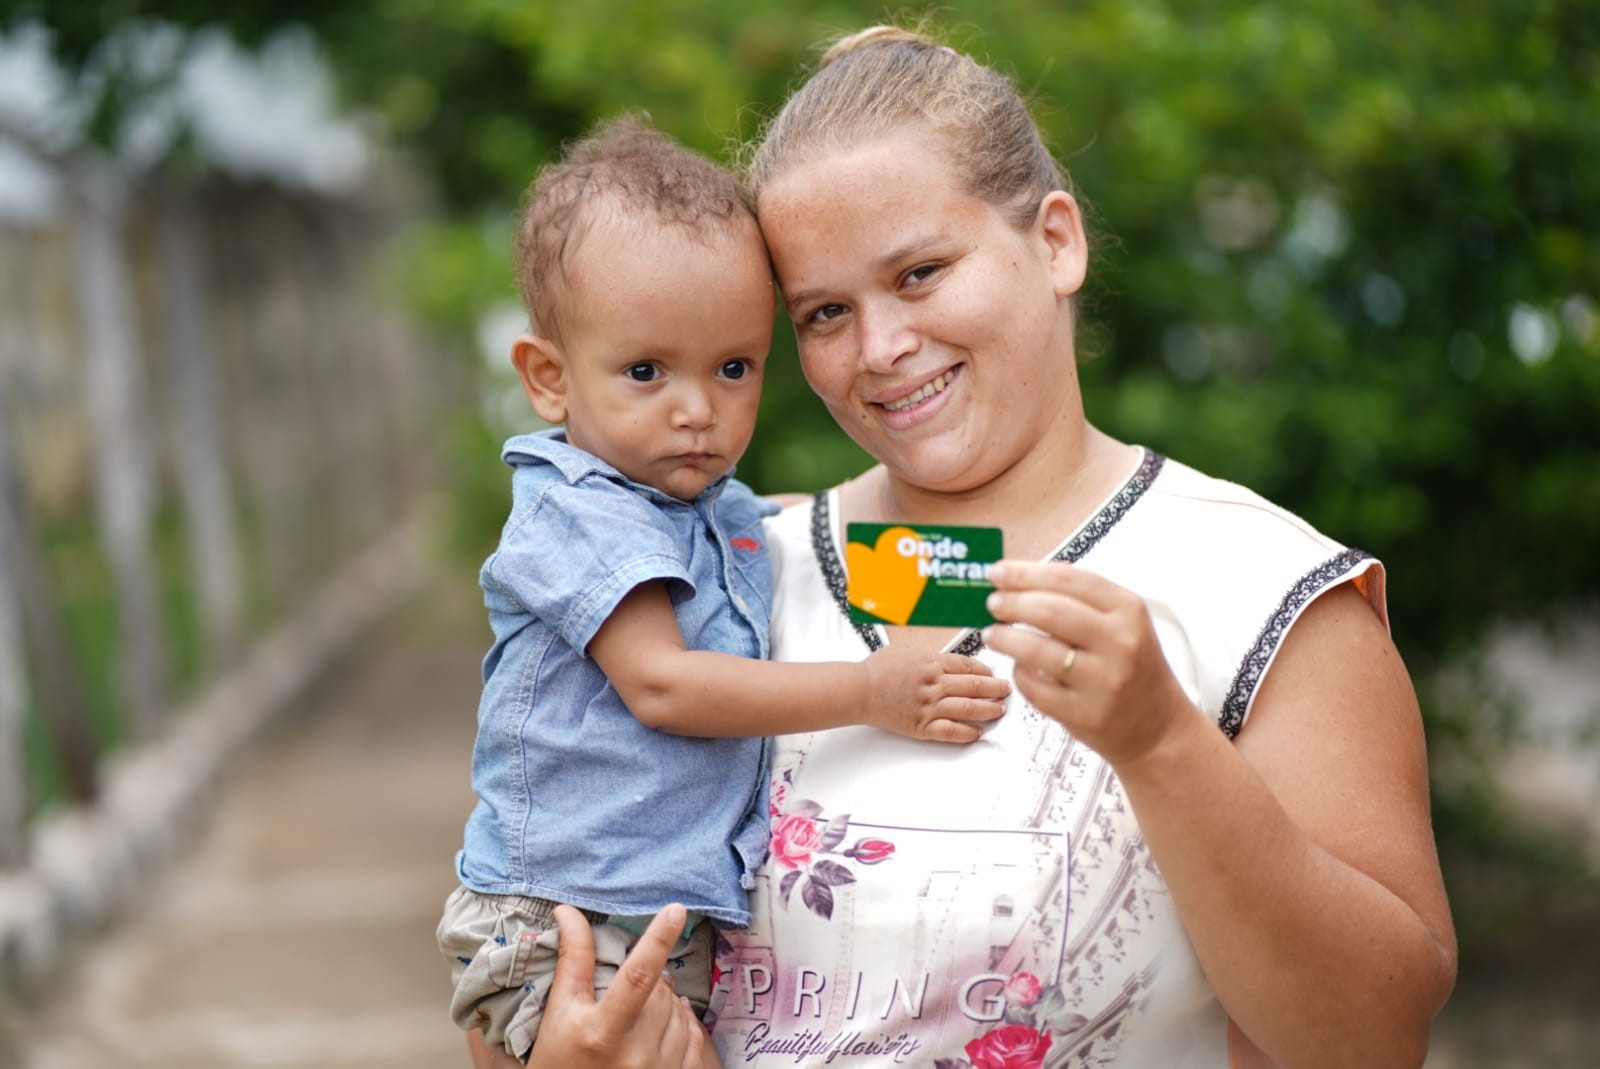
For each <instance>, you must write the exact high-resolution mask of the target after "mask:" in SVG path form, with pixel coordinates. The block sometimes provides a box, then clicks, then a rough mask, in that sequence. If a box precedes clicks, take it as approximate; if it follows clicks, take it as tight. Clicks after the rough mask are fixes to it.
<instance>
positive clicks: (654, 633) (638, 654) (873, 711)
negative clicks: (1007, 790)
mask: <svg viewBox="0 0 1600 1069" xmlns="http://www.w3.org/2000/svg"><path fill="white" fill-rule="evenodd" d="M588 652H589V655H590V656H591V657H593V658H594V659H595V662H596V663H598V664H599V665H600V668H601V669H602V670H603V671H604V672H605V674H606V677H607V678H608V679H609V680H610V681H611V685H612V686H613V687H614V688H616V691H617V693H618V694H619V695H621V697H622V700H623V702H624V703H626V704H627V706H628V709H629V710H630V711H631V712H632V713H633V715H634V716H635V717H637V718H638V719H639V721H640V722H641V723H643V724H645V725H647V726H649V727H652V728H655V729H657V730H658V731H670V732H672V733H673V734H676V735H705V736H728V735H782V734H789V733H792V732H798V731H818V730H821V729H823V728H834V727H843V726H844V725H846V724H870V725H871V726H873V727H878V728H882V729H883V730H885V731H892V732H895V733H896V734H899V735H906V736H909V737H911V738H914V739H932V740H935V741H938V742H972V741H973V740H975V739H976V738H977V737H978V735H979V729H978V725H979V724H981V723H984V722H987V721H990V720H994V719H996V718H998V717H999V716H1000V714H1001V712H1002V711H1003V710H1002V706H1001V703H1000V699H1002V698H1004V697H1005V696H1006V694H1007V693H1009V692H1010V689H1011V688H1010V686H1009V685H1008V684H1007V683H1006V682H1005V681H1004V680H1001V679H996V678H994V676H993V675H992V674H991V673H990V671H989V669H988V667H987V666H986V665H984V664H983V663H982V662H981V661H977V660H974V659H973V658H971V657H963V656H961V655H960V654H955V653H922V652H918V651H914V650H908V649H905V648H902V647H898V646H888V647H886V648H884V649H882V650H879V651H878V652H877V653H874V654H873V655H872V656H870V657H868V658H867V659H866V660H864V661H855V662H852V661H829V662H825V663H805V664H785V663H782V662H779V661H758V660H753V659H751V658H748V657H736V656H734V655H732V654H727V653H712V652H710V651H707V650H689V649H685V648H684V645H683V632H682V631H681V630H680V629H679V627H678V618H677V617H676V616H675V615H674V614H673V611H672V601H671V599H670V598H669V597H668V595H667V589H666V586H665V584H663V583H659V582H649V583H644V584H641V585H640V586H638V587H636V588H635V589H634V590H633V591H632V592H631V593H630V594H628V596H627V597H625V598H623V599H622V601H621V602H620V603H619V604H618V605H617V607H616V609H615V610H614V611H613V612H612V613H611V615H610V617H609V618H607V620H606V622H605V623H603V624H601V625H600V630H599V631H597V632H596V633H595V636H594V638H593V639H592V640H591V641H590V642H589V650H588Z"/></svg>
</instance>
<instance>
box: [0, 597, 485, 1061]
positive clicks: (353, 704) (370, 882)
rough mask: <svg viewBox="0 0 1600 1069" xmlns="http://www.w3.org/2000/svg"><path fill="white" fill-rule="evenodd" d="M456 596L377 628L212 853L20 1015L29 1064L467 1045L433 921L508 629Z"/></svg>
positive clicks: (209, 835)
mask: <svg viewBox="0 0 1600 1069" xmlns="http://www.w3.org/2000/svg"><path fill="white" fill-rule="evenodd" d="M437 610H438V607H437V606H434V605H429V606H428V607H426V609H415V610H413V611H412V612H411V613H410V614H409V615H408V618H406V619H404V620H401V621H398V622H396V623H394V624H391V625H390V626H388V627H386V628H385V629H384V630H383V632H382V633H381V634H380V635H378V636H376V637H375V638H374V639H373V640H371V641H369V642H367V643H365V644H364V645H363V647H362V649H361V650H360V651H359V652H358V653H357V654H355V655H353V656H352V658H351V659H350V661H349V663H348V664H347V665H346V666H344V667H343V670H341V671H339V672H337V673H336V678H334V679H331V680H328V681H327V682H325V683H324V684H322V685H321V686H320V687H319V688H318V691H317V692H316V693H314V694H312V695H309V696H307V698H306V700H305V703H304V708H303V710H301V711H299V712H298V713H297V714H296V715H294V716H291V717H290V718H289V719H288V720H287V721H286V722H285V723H284V724H283V725H282V727H281V728H280V730H279V731H277V732H276V733H275V734H274V735H273V736H271V737H269V738H267V739H266V740H264V741H263V742H262V743H261V744H260V745H259V746H258V747H257V748H256V750H255V751H254V752H253V753H252V754H251V755H250V756H249V757H247V758H246V759H244V760H243V761H242V762H241V763H240V764H239V765H237V766H236V767H235V768H234V769H233V770H232V771H231V772H230V773H229V776H228V784H227V786H226V787H225V788H224V789H223V790H222V791H221V793H220V796H219V802H218V806H217V810H216V812H214V813H213V814H211V816H210V820H209V823H208V825H207V827H206V829H205V831H204V833H203V835H202V837H201V839H200V841H199V842H198V844H197V845H196V848H195V849H194V851H193V852H192V853H191V854H190V855H189V856H188V857H187V858H186V860H184V861H183V862H182V863H181V864H180V865H178V866H177V867H176V868H175V869H174V871H172V872H171V873H170V874H168V875H166V876H163V877H162V878H161V880H160V881H159V883H158V884H157V886H155V887H154V888H153V890H152V891H151V893H150V894H149V895H148V896H146V898H145V899H144V900H143V901H142V902H141V903H139V904H138V906H137V907H136V908H135V909H133V910H132V911H130V914H129V916H128V917H127V918H125V921H124V923H123V924H122V925H119V926H118V927H117V928H116V930H114V931H112V932H110V933H107V934H106V935H104V936H102V937H101V938H100V939H99V940H98V942H97V943H96V944H95V945H94V946H92V947H91V948H89V949H88V951H87V952H86V953H84V954H81V955H80V956H79V960H78V961H77V962H76V963H75V964H74V965H73V966H72V967H70V969H69V970H68V972H67V973H66V974H65V975H64V977H63V978H62V981H61V982H60V983H59V984H57V985H56V990H55V992H54V994H52V995H49V996H47V997H46V998H45V999H43V1000H41V1005H39V1006H36V1007H34V1008H33V1009H32V1010H25V1011H24V1012H23V1013H22V1015H21V1018H20V1019H19V1020H14V1021H13V1024H14V1025H15V1026H16V1028H15V1031H14V1035H15V1036H16V1037H17V1038H18V1039H21V1040H23V1041H25V1043H26V1046H25V1048H24V1052H23V1053H22V1055H21V1057H22V1061H21V1064H22V1065H23V1066H26V1067H27V1069H89V1067H96V1069H100V1067H108V1066H110V1067H116V1069H157V1067H160V1069H247V1067H258V1066H273V1067H278V1069H302V1067H303V1069H334V1067H339V1069H424V1067H426V1069H440V1067H443V1066H465V1065H466V1064H467V1059H466V1057H465V1053H464V1047H463V1045H462V1040H461V1037H460V1034H459V1033H458V1032H457V1031H456V1029H455V1027H454V1025H452V1024H451V1023H450V1020H449V1016H448V1014H447V1013H446V1009H445V1007H446V1004H447V999H448V983H447V980H446V968H445V965H444V963H443V962H442V961H441V959H440V958H439V955H438V951H437V950H436V949H435V948H434V945H433V926H434V922H435V921H436V920H437V918H438V911H439V906H440V904H441V903H442V902H443V900H444V896H445V895H446V894H447V893H448V892H449V890H450V888H451V887H452V886H453V879H452V876H451V866H450V862H451V858H452V857H453V855H454V851H455V849H456V847H457V846H458V845H459V840H460V835H461V824H462V821H463V820H464V819H465V817H466V814H467V811H468V808H469V806H470V801H471V793H470V790H469V788H468V784H467V761H468V755H469V750H470V746H471V742H472V733H473V727H474V716H475V711H476V706H477V690H478V676H477V672H478V667H477V666H478V660H479V658H480V657H481V655H482V652H483V648H484V645H485V641H486V639H487V630H486V629H485V628H484V627H483V626H482V624H481V623H479V624H478V625H477V626H476V627H474V626H471V625H470V624H467V623H466V622H465V621H464V618H463V612H462V610H461V609H459V608H450V609H448V610H446V611H445V612H444V613H443V618H441V616H440V614H439V613H438V611H437ZM3 1060H4V1059H3V1058H0V1061H3Z"/></svg>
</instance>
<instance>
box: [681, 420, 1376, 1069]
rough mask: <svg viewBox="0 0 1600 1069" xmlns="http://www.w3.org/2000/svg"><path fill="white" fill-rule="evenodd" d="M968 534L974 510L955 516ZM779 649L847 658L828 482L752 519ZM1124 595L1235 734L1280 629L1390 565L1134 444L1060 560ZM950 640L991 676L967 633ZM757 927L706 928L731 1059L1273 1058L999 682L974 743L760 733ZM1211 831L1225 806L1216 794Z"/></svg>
mask: <svg viewBox="0 0 1600 1069" xmlns="http://www.w3.org/2000/svg"><path fill="white" fill-rule="evenodd" d="M970 522H972V523H982V522H983V517H981V516H974V517H972V519H971V521H970ZM768 532H769V534H770V540H771V548H772V555H773V562H774V568H775V569H776V582H777V589H776V597H775V602H774V619H773V628H772V650H773V657H774V658H775V659H777V660H783V661H801V662H803V661H825V660H856V659H860V658H861V657H864V656H865V655H866V654H867V653H868V652H869V651H870V650H871V649H873V648H876V646H877V645H880V644H881V643H882V642H883V641H884V636H883V634H882V632H881V630H880V629H876V628H870V627H862V628H857V627H856V626H855V625H853V624H851V623H850V622H849V621H848V619H847V618H846V616H845V611H844V605H845V600H844V573H843V567H842V564H841V563H840V562H841V560H842V554H841V553H840V550H839V547H840V546H841V545H842V544H843V539H842V531H841V529H840V524H839V517H838V500H837V492H836V491H835V492H832V493H830V494H825V495H818V497H817V498H816V500H815V501H814V502H812V503H810V504H806V505H801V506H797V507H792V508H790V509H788V510H786V511H785V512H784V513H783V514H782V515H780V516H778V517H776V518H774V519H772V520H769V521H768ZM1055 556H1058V557H1060V558H1062V559H1066V560H1071V561H1075V562H1076V563H1077V564H1079V565H1080V566H1082V567H1086V568H1091V569H1093V570H1094V571H1096V572H1097V573H1099V574H1101V575H1104V576H1105V577H1106V578H1108V579H1110V580H1112V581H1113V582H1116V583H1118V584H1119V585H1121V586H1124V587H1126V588H1128V589H1130V590H1133V591H1134V592H1136V593H1138V594H1139V595H1140V596H1141V597H1143V598H1144V600H1145V603H1146V604H1147V605H1148V607H1149V610H1150V615H1151V617H1152V619H1153V620H1154V622H1155V628H1156V631H1157V633H1158V635H1159V637H1160V641H1161V644H1162V649H1163V651H1164V653H1165V654H1166V657H1167V660H1168V661H1169V663H1170V664H1171V666H1172V668H1173V671H1174V672H1175V673H1176V675H1177V677H1178V679H1179V681H1180V682H1181V683H1182V684H1183V687H1184V689H1185V690H1186V691H1187V693H1188V695H1189V697H1190V698H1191V699H1193V700H1194V702H1195V703H1196V704H1197V705H1198V706H1199V708H1200V709H1201V710H1203V711H1204V713H1205V715H1206V716H1208V717H1210V718H1212V719H1214V720H1215V721H1216V722H1217V723H1218V725H1219V727H1220V728H1221V729H1222V730H1223V731H1224V732H1226V733H1227V734H1229V735H1230V736H1232V735H1234V734H1237V732H1238V731H1239V729H1240V728H1241V727H1242V726H1243V724H1244V721H1245V719H1246V717H1248V716H1249V712H1250V704H1251V701H1252V699H1253V698H1254V696H1255V693H1256V691H1257V688H1258V687H1259V685H1260V682H1261V679H1262V677H1263V676H1264V674H1265V673H1266V671H1267V668H1268V667H1269V665H1270V664H1271V662H1272V658H1273V655H1274V654H1275V653H1276V651H1277V649H1278V648H1279V645H1280V644H1281V642H1282V640H1283V637H1284V635H1285V634H1286V633H1287V632H1288V629H1289V627H1290V626H1291V625H1292V624H1293V622H1294V621H1295V619H1296V618H1297V617H1298V615H1299V613H1300V612H1301V611H1302V610H1303V609H1304V608H1305V607H1306V605H1308V604H1309V603H1310V602H1311V601H1312V600H1313V599H1314V598H1316V597H1317V595H1318V594H1320V593H1322V592H1323V591H1325V590H1328V589H1330V588H1332V587H1334V586H1336V585H1338V584H1339V583H1342V582H1344V581H1345V580H1351V579H1353V580H1355V581H1356V583H1357V584H1358V586H1359V587H1360V588H1361V589H1362V591H1363V593H1364V594H1365V595H1366V596H1367V598H1368V599H1369V601H1370V602H1371V604H1372V606H1373V608H1374V610H1375V611H1376V612H1378V614H1379V615H1380V617H1382V616H1383V615H1384V611H1385V610H1384V602H1383V571H1382V568H1381V566H1380V565H1378V563H1377V562H1376V561H1375V560H1373V559H1372V558H1371V557H1369V556H1367V555H1366V554H1364V553H1361V552H1359V551H1356V550H1348V549H1345V548H1344V547H1343V546H1340V545H1339V544H1337V543H1335V542H1333V541H1331V540H1329V539H1327V538H1325V537H1323V536H1322V535H1320V534H1318V533H1317V532H1316V531H1315V530H1313V529H1312V528H1311V527H1309V526H1308V525H1307V524H1306V523H1304V522H1303V521H1301V520H1300V519H1298V518H1297V517H1295V516H1293V515H1291V514H1289V513H1287V512H1285V511H1284V510H1282V509H1280V508H1277V507H1276V506H1274V505H1272V504H1270V503H1268V502H1266V501H1264V500H1263V499H1261V498H1260V497H1258V496H1256V495H1255V494H1253V493H1251V492H1250V491H1248V490H1246V489H1244V488H1242V487H1239V486H1236V485H1233V484H1231V483H1226V482H1222V481H1219V480H1216V479H1211V478H1208V477H1206V476H1204V475H1201V474H1199V473H1198V472H1196V471H1194V470H1192V469H1190V468H1187V467H1185V466H1183V465H1181V464H1178V463H1175V462H1173V461H1170V460H1167V459H1165V458H1163V457H1161V456H1160V455H1159V454H1156V453H1152V452H1149V451H1146V452H1144V454H1143V457H1142V460H1141V463H1140V464H1139V465H1138V467H1137V469H1136V470H1135V471H1134V472H1133V473H1132V474H1131V475H1130V476H1129V477H1128V479H1127V481H1126V482H1125V483H1124V484H1123V485H1122V486H1121V487H1120V488H1119V489H1118V490H1117V492H1116V493H1114V494H1113V495H1112V496H1111V497H1110V498H1109V499H1108V500H1107V501H1106V502H1105V503H1104V504H1103V505H1102V506H1101V508H1100V509H1099V510H1098V511H1097V512H1096V513H1095V514H1094V515H1093V516H1092V517H1091V518H1090V519H1089V520H1088V521H1087V522H1085V523H1084V525H1083V526H1082V527H1081V528H1080V529H1079V530H1077V531H1076V532H1073V533H1071V535H1070V536H1069V537H1068V538H1066V539H1065V540H1064V541H1063V542H1062V543H1061V546H1060V548H1059V550H1058V552H1057V553H1056V554H1055ZM952 648H956V649H960V650H961V651H962V652H969V653H973V654H974V655H975V656H977V657H980V658H981V659H983V660H984V661H985V662H986V663H987V664H988V665H989V666H990V667H991V668H992V669H993V670H994V671H995V673H996V675H1000V676H1009V673H1010V670H1011V662H1010V660H1009V659H1007V658H1003V657H1000V656H998V655H995V654H993V653H991V652H989V651H988V650H987V649H985V648H983V647H982V646H981V643H980V642H979V641H978V638H977V636H976V635H975V634H967V635H963V636H958V638H957V639H956V640H955V641H954V642H953V643H952ZM772 799H773V806H772V809H773V817H772V820H773V843H772V854H771V856H770V857H769V858H768V859H767V862H766V864H765V865H764V866H763V867H762V869H761V872H760V875H759V876H758V880H757V886H756V888H755V890H754V891H752V892H751V909H752V912H753V914H754V918H755V919H754V923H753V924H752V925H751V927H750V928H749V929H747V930H742V931H726V932H722V933H720V935H721V939H720V947H719V954H718V969H719V973H718V979H717V983H716V990H715V991H714V993H713V996H712V1011H711V1012H712V1016H713V1019H714V1030H713V1036H714V1039H715V1043H716V1047H717V1050H718V1052H719V1054H720V1056H721V1058H722V1062H723V1065H724V1066H726V1067H729V1069H732V1067H734V1066H746V1065H747V1066H757V1067H760V1069H776V1067H779V1066H822V1065H832V1066H841V1067H850V1069H886V1067H889V1066H925V1067H932V1069H1035V1067H1039V1069H1043V1067H1055V1066H1074V1067H1077V1066H1085V1067H1087V1066H1117V1067H1118V1069H1143V1067H1150V1069H1227V1067H1239V1066H1246V1065H1261V1064H1265V1062H1264V1061H1262V1060H1260V1059H1259V1055H1256V1054H1254V1052H1253V1048H1251V1047H1250V1045H1249V1044H1248V1042H1247V1041H1245V1040H1244V1038H1243V1037H1242V1035H1240V1034H1239V1033H1238V1032H1237V1030H1235V1029H1233V1028H1232V1027H1231V1026H1230V1024H1229V1022H1228V1020H1227V1017H1226V1015H1225V1014H1224V1013H1223V1011H1222V1009H1221V1007H1220V1006H1219V1005H1218V1003H1217V1000H1216V998H1215V996H1214V995H1213V994H1212V992H1211V989H1210V988H1209V987H1208V986H1207V984H1206V981H1205V978H1204V977H1203V976H1202V974H1201V972H1200V969H1199V964H1198V962H1197V960H1196V958H1195V955H1194V951H1193V949H1192V948H1191V946H1190V944H1189V941H1188V939H1187V938H1186V936H1185V935H1184V932H1183V930H1182V928H1181V926H1180V924H1179V922H1178V918H1177V914H1176V911H1175V909H1174V907H1173V903H1172V900H1171V898H1170V896H1169V894H1168V892H1167V890H1166V886H1165V884H1164V883H1163V882H1162V879H1161V874H1160V873H1159V872H1158V871H1157V869H1156V867H1155V865H1154V863H1153V862H1152V860H1151V857H1150V854H1149V851H1148V850H1147V848H1146V846H1145V842H1144V839H1143V837H1142V836H1141V834H1140V832H1139V828H1138V825H1137V824H1136V823H1135V821H1134V817H1133V813H1132V811H1131V810H1130V808H1129V806H1128V803H1127V799H1126V798H1125V796H1124V794H1123V791H1122V788H1121V785H1120V784H1119V783H1118V781H1117V778H1116V776H1114V775H1113V774H1112V773H1111V771H1110V769H1109V768H1108V767H1107V766H1106V764H1105V763H1104V762H1103V761H1102V760H1100V758H1099V757H1098V756H1097V755H1096V754H1095V753H1094V752H1093V751H1092V750H1090V749H1088V748H1087V747H1085V746H1083V745H1081V744H1080V743H1078V742H1076V741H1075V740H1074V739H1072V738H1071V737H1070V736H1069V735H1068V734H1067V733H1066V732H1065V731H1064V730H1063V729H1062V728H1061V727H1060V726H1059V725H1057V724H1056V723H1055V722H1054V721H1051V720H1049V719H1048V718H1046V717H1044V716H1043V715H1041V714H1040V713H1039V712H1037V711H1036V710H1035V709H1033V708H1032V707H1031V705H1029V703H1028V702H1027V701H1026V700H1025V699H1024V698H1022V697H1021V695H1019V694H1015V693H1014V694H1013V695H1012V697H1011V699H1010V707H1009V708H1008V710H1007V713H1006V715H1005V717H1004V718H1003V719H1002V720H1000V721H999V723H998V724H997V725H996V726H994V727H993V728H992V729H991V730H989V731H988V732H987V733H986V734H985V735H984V737H983V738H982V739H981V740H979V741H978V742H976V743H974V744H972V745H971V746H966V747H952V746H945V745H940V744H936V743H923V742H915V741H911V740H908V739H904V738H900V737H898V736H895V735H890V734H887V733H885V732H881V731H876V730H873V729H870V728H863V727H856V728H843V729H838V730H833V731H826V732H816V733H812V734H805V735H793V736H784V737H780V738H779V739H778V740H777V743H776V747H775V754H774V767H773V789H772ZM1215 807H1216V809H1215V814H1214V819H1216V820H1228V819H1230V817H1229V812H1228V799H1227V798H1226V797H1218V798H1217V799H1216V800H1215Z"/></svg>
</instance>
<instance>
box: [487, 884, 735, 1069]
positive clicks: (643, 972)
mask: <svg viewBox="0 0 1600 1069" xmlns="http://www.w3.org/2000/svg"><path fill="white" fill-rule="evenodd" d="M555 916H556V926H557V927H558V928H559V929H560V930H561V943H560V946H559V947H558V949H557V956H556V971H555V976H554V978H553V979H552V981H551V984H550V997H549V999H548V1000H547V1001H546V1002H545V1007H544V1020H543V1022H542V1023H541V1024H540V1026H539V1037H538V1039H537V1041H536V1042H535V1043H534V1045H533V1055H532V1057H530V1058H529V1060H528V1069H720V1064H721V1063H719V1062H718V1061H717V1056H716V1054H715V1053H714V1052H713V1051H712V1049H711V1040H710V1037H709V1036H707V1035H706V1030H705V1028H704V1026H702V1025H701V1024H700V1022H699V1020H698V1019H697V1018H696V1017H695V1015H694V1011H693V1010H691V1009H690V1008H689V1004H688V1003H687V1002H685V1001H683V1000H682V999H680V998H679V997H678V995H677V993H676V992H675V991H674V990H673V988H672V982H671V980H669V979H668V978H667V977H665V976H664V975H663V974H662V969H664V968H665V967H666V964H667V955H668V954H669V953H670V952H671V951H672V948H673V946H674V945H675V944H676V943H677V941H678V936H679V935H680V934H681V933H682V931H683V924H684V919H685V918H684V910H683V907H682V906H679V905H670V906H667V907H666V908H665V909H663V910H662V911H661V912H660V913H657V914H656V917H655V920H653V921H651V922H650V927H649V928H647V929H645V933H644V935H643V936H641V937H640V938H639V942H638V944H637V945H635V946H634V948H633V950H632V951H630V952H629V954H628V957H627V960H626V961H624V962H623V963H622V966H621V967H620V968H619V969H618V970H617V975H616V979H614V980H613V981H612V983H611V986H610V988H608V989H607V990H606V993H605V994H604V995H603V996H602V997H601V999H600V1000H599V1001H598V1002H596V1001H595V997H594V935H593V933H592V932H591V931H590V930H589V922H588V921H586V920H584V919H583V915H582V914H580V913H579V912H578V911H577V910H575V909H573V908H572V907H571V906H558V907H556V911H555ZM468 1047H469V1048H470V1049H471V1051H472V1063H473V1065H474V1066H476V1067H477V1069H521V1063H520V1062H518V1061H517V1060H516V1059H515V1058H513V1057H511V1056H510V1055H509V1054H507V1053H506V1052H505V1051H503V1050H490V1049H489V1048H487V1047H486V1046H484V1044H483V1041H482V1037H481V1035H480V1033H478V1032H470V1033H468Z"/></svg>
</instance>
